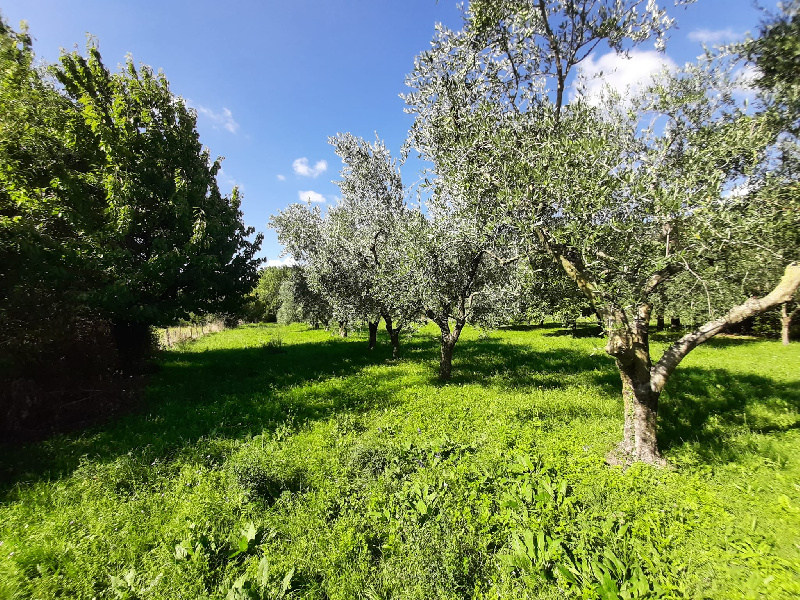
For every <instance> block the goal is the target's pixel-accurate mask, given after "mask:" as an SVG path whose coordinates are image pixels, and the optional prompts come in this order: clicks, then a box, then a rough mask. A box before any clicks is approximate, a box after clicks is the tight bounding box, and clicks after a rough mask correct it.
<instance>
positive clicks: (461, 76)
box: [406, 0, 800, 463]
mask: <svg viewBox="0 0 800 600" xmlns="http://www.w3.org/2000/svg"><path fill="white" fill-rule="evenodd" d="M639 5H640V3H638V2H600V1H598V2H589V3H584V2H545V1H544V0H540V1H520V2H515V3H510V4H502V6H503V7H510V8H508V9H506V8H502V10H501V8H500V7H501V4H500V3H495V2H486V3H484V2H479V3H474V4H473V5H472V6H471V7H470V11H469V12H468V13H466V15H465V26H464V29H463V30H461V31H459V32H452V31H448V30H446V29H444V28H439V30H438V31H437V35H436V37H435V38H434V41H433V43H432V47H431V50H430V51H428V52H425V53H423V54H422V55H420V56H419V57H418V58H417V60H416V63H415V70H414V72H413V73H412V74H411V75H410V76H409V78H408V82H407V83H408V84H409V85H410V86H411V87H412V90H413V91H412V92H411V93H410V94H408V95H407V96H406V102H407V105H408V110H409V111H410V112H412V113H413V114H415V116H416V121H415V124H414V128H413V129H412V134H411V138H410V140H411V143H412V144H413V145H414V146H415V147H416V148H418V149H419V150H420V151H421V152H422V153H423V154H424V155H426V156H427V157H429V158H430V159H431V160H433V161H434V163H435V165H436V167H435V168H436V170H437V172H438V173H439V174H440V176H441V177H442V178H444V179H447V180H448V181H449V182H450V185H452V186H454V187H457V188H460V189H462V190H465V195H464V197H465V199H466V200H467V202H466V207H467V211H468V212H469V213H471V214H479V215H483V219H484V221H485V222H486V223H487V224H489V225H490V226H491V227H492V228H494V229H495V230H497V229H502V228H505V229H506V230H508V231H512V232H514V235H515V236H516V237H517V240H518V243H519V244H520V246H521V247H523V248H524V250H525V252H526V253H529V254H531V255H543V256H546V257H549V259H550V260H552V261H553V263H554V264H555V265H557V266H558V267H559V269H561V270H562V272H563V273H564V274H565V276H566V277H568V278H569V279H570V280H571V281H572V283H573V285H575V286H576V289H577V290H579V291H580V292H581V293H582V294H583V295H584V296H585V297H586V299H587V300H588V301H589V303H590V305H591V306H592V308H593V309H594V311H595V312H596V313H597V314H598V315H600V317H601V318H602V321H603V326H604V329H605V333H606V336H607V344H606V352H607V353H608V354H609V355H610V356H611V357H613V358H614V360H615V363H616V365H617V367H618V369H619V373H620V377H621V380H622V395H623V400H624V407H625V425H624V432H623V441H622V443H621V444H620V446H619V453H618V455H617V456H618V457H619V458H621V459H622V460H640V461H644V462H650V463H661V462H662V458H661V456H660V453H659V449H658V445H657V441H656V419H657V411H658V400H659V396H660V394H661V392H662V390H663V389H664V385H665V384H666V382H667V380H668V379H669V377H670V375H671V374H672V373H673V372H674V370H675V368H676V367H677V366H678V364H679V363H680V361H681V360H682V359H683V358H684V357H685V356H686V355H687V354H688V353H689V352H690V351H691V350H692V349H693V348H695V347H696V346H697V345H699V344H701V343H703V342H705V341H706V340H708V339H710V338H711V337H713V336H714V335H716V334H717V333H719V332H720V331H722V330H723V329H724V328H725V327H726V326H727V325H729V324H731V323H735V322H738V321H741V320H743V319H745V318H747V317H749V316H751V315H754V314H757V313H760V312H762V311H764V310H766V309H768V308H770V307H771V306H775V305H777V304H779V303H781V302H783V301H785V300H786V299H787V298H791V296H792V294H793V293H794V291H795V290H796V289H797V287H798V284H800V266H797V265H796V264H794V263H790V264H788V265H784V266H785V267H786V269H785V273H784V276H783V278H782V279H781V280H780V281H779V282H773V285H774V284H775V283H777V286H775V287H774V289H773V290H772V291H770V292H769V293H768V294H766V295H765V296H763V297H761V298H750V299H746V298H739V299H738V301H737V302H736V303H735V305H734V306H733V307H731V306H730V305H728V306H724V307H723V306H720V305H715V302H714V301H713V300H714V294H713V293H712V292H711V289H710V288H711V287H713V286H712V285H710V284H713V282H712V281H705V280H703V281H702V283H701V285H700V286H698V287H699V290H700V291H701V292H702V293H703V294H704V296H705V298H706V300H707V302H708V304H709V306H708V310H709V317H708V320H707V322H706V323H705V324H703V325H701V326H700V327H698V328H697V329H695V330H694V331H692V332H690V333H688V334H687V335H685V336H684V337H682V338H681V339H680V340H678V341H677V342H676V343H675V344H673V345H672V346H671V347H670V348H668V349H667V351H666V352H664V354H663V356H661V357H660V358H659V359H658V360H657V361H656V360H653V359H652V358H651V355H650V344H649V324H650V317H651V311H652V307H653V303H654V300H655V298H656V297H657V295H665V294H666V295H668V294H669V293H670V292H671V291H673V290H674V289H676V288H671V287H670V283H671V282H674V281H676V280H677V278H678V276H679V275H681V274H684V275H689V276H692V277H697V278H699V279H702V278H703V275H704V274H705V273H708V269H707V267H708V266H709V264H711V263H714V262H715V261H717V260H721V259H722V258H725V259H727V260H735V258H736V256H737V251H742V249H743V248H745V247H747V248H750V247H752V246H751V245H749V244H748V242H749V241H751V240H750V239H749V238H750V236H751V234H752V233H753V232H754V231H757V230H758V226H759V220H758V219H759V214H758V212H757V211H754V210H750V209H749V208H750V206H749V205H748V202H749V198H748V197H747V196H746V195H745V196H742V195H739V194H732V193H730V192H731V190H732V189H733V188H734V187H735V186H736V185H737V184H738V185H740V186H741V185H743V184H746V183H747V182H748V181H749V178H750V177H752V176H753V174H754V172H755V169H756V167H757V166H758V164H759V163H760V161H761V159H762V158H763V156H764V149H765V148H767V147H768V146H769V144H770V143H771V142H772V141H773V140H774V129H773V128H772V127H771V126H770V124H769V118H768V117H766V116H765V115H763V114H760V115H756V114H752V113H749V112H747V111H746V110H744V109H743V107H742V106H739V105H737V103H736V101H735V98H736V96H735V94H733V89H734V88H735V81H733V80H732V78H731V77H730V75H729V73H730V71H731V68H732V66H731V65H730V64H728V63H727V62H726V60H725V59H724V58H717V59H715V60H712V59H711V58H709V59H708V60H704V61H702V62H701V63H700V64H698V65H695V66H689V67H687V68H686V69H685V70H683V71H682V72H680V73H677V74H675V73H664V74H663V75H662V76H661V77H659V78H657V80H656V81H655V82H654V83H653V84H652V85H649V86H647V87H646V89H645V90H644V92H643V93H642V94H641V96H640V98H639V99H638V100H635V101H632V102H631V101H628V100H626V101H623V100H622V99H621V98H620V97H619V96H618V95H616V96H615V95H614V94H612V93H608V94H607V97H606V102H605V103H600V105H599V106H598V105H597V103H596V102H594V101H593V102H592V103H591V104H590V103H589V102H587V101H586V100H584V99H582V98H580V97H579V98H576V99H575V101H573V102H570V103H569V104H563V93H559V89H561V87H562V86H563V84H564V81H565V80H564V73H565V70H564V68H563V67H562V68H561V69H560V70H559V67H558V64H562V65H567V66H569V65H574V64H577V62H579V60H580V58H581V57H582V56H585V54H582V53H581V50H580V48H582V47H584V46H582V45H581V40H589V45H590V46H591V44H596V43H599V42H600V41H601V40H607V41H608V42H609V44H610V45H611V47H612V48H614V49H617V50H624V49H625V46H624V41H625V40H626V39H627V40H630V41H631V42H632V43H636V42H638V41H642V39H644V37H646V36H647V35H649V34H651V33H655V34H659V33H660V32H661V31H662V30H663V29H664V27H666V26H667V25H669V21H668V20H667V19H666V17H665V15H664V14H663V12H662V11H660V10H659V9H658V8H657V6H656V5H655V3H654V2H649V3H648V5H647V9H648V10H647V12H648V13H649V14H650V15H652V18H650V19H647V20H646V21H644V22H643V21H641V20H636V19H637V17H634V16H632V17H631V19H632V20H631V21H625V20H624V19H623V15H624V14H629V15H636V14H638V13H636V11H635V9H636V8H637V7H638V6H639ZM482 6H486V7H488V8H489V9H491V10H493V11H494V12H491V11H489V12H488V13H482V12H481V10H482V8H481V7H482ZM620 11H621V12H620ZM626 11H627V12H626ZM537 14H538V15H539V16H538V17H537V16H536V15H537ZM483 15H488V16H483ZM554 23H562V24H565V25H563V26H562V25H558V26H557V27H556V29H553V24H554ZM626 23H627V24H626ZM636 23H643V24H644V27H643V28H639V29H637V28H636V27H635V26H632V24H636ZM555 31H562V32H563V34H556V33H554V32H555ZM570 31H572V32H574V34H572V33H569V32H570ZM575 40H578V42H577V44H576V42H575ZM576 48H577V50H576ZM567 56H572V57H573V58H572V59H566V62H564V61H565V58H564V57H567ZM553 65H556V66H555V80H556V89H555V90H553V89H552V88H551V87H549V86H548V77H547V76H552V74H553ZM543 73H544V74H545V77H544V78H543V77H541V75H542V74H543ZM553 92H555V93H553Z"/></svg>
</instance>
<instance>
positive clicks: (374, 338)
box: [367, 321, 378, 350]
mask: <svg viewBox="0 0 800 600" xmlns="http://www.w3.org/2000/svg"><path fill="white" fill-rule="evenodd" d="M367 325H368V326H369V349H370V350H374V349H375V346H376V345H377V344H378V321H374V322H373V321H369V322H368V323H367Z"/></svg>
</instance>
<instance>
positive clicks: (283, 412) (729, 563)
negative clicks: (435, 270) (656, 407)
mask: <svg viewBox="0 0 800 600" xmlns="http://www.w3.org/2000/svg"><path fill="white" fill-rule="evenodd" d="M381 336H382V337H381V338H380V343H379V345H378V348H376V349H375V350H374V351H371V352H370V351H369V350H367V348H366V341H367V340H366V336H365V335H364V334H362V333H358V332H356V333H355V334H353V335H351V337H348V338H346V339H342V338H338V337H335V336H332V335H331V333H329V332H326V331H324V330H316V331H315V330H310V329H308V328H306V327H305V326H300V325H293V326H291V327H279V326H276V325H269V326H252V327H242V328H238V329H234V330H229V331H225V332H219V333H214V334H211V335H208V336H205V337H203V338H201V339H200V340H197V341H196V342H194V343H191V344H188V345H186V346H184V347H181V348H175V349H173V350H170V351H169V352H166V353H164V355H163V357H162V359H161V370H160V371H159V373H157V374H156V375H155V376H154V378H153V379H152V381H151V385H150V387H149V391H148V397H147V400H146V403H145V405H144V406H143V407H142V408H141V409H140V410H139V411H138V412H136V413H135V414H131V415H128V416H126V417H124V418H121V419H120V420H119V421H117V422H116V423H114V424H111V425H107V426H104V427H101V428H97V429H94V430H90V431H86V432H83V433H79V434H73V435H71V436H61V437H58V438H54V439H52V440H49V441H47V442H43V443H41V444H37V445H31V446H29V447H26V448H23V449H17V450H9V451H8V452H5V453H4V454H3V457H2V459H0V461H1V466H0V469H2V475H3V481H4V484H3V488H2V490H3V491H2V494H3V496H2V505H0V541H2V545H0V597H9V598H17V597H19V598H51V597H52V598H55V597H59V596H60V597H71V598H93V597H98V598H99V597H109V598H116V597H120V598H124V597H128V598H134V597H138V598H180V597H184V598H198V597H212V598H272V597H306V598H353V597H373V598H382V597H393V598H431V597H442V598H463V597H482V598H508V597H515V598H526V597H530V598H562V597H565V596H570V595H573V596H577V597H587V598H593V597H615V596H614V594H617V595H618V597H628V598H635V597H650V598H653V597H725V598H728V597H730V598H737V597H739V598H749V597H759V594H761V595H763V596H764V597H770V598H791V597H793V596H795V595H796V594H797V593H799V590H798V581H800V575H798V564H800V548H798V546H797V540H798V539H800V488H798V486H797V484H796V482H797V481H800V461H799V460H798V455H800V454H799V453H800V434H798V431H799V430H798V429H797V423H798V418H797V415H798V412H799V411H800V387H799V384H798V377H797V373H798V372H800V369H798V367H800V351H799V349H800V347H799V346H794V347H790V348H788V349H784V348H782V347H780V346H779V345H778V344H776V343H771V342H754V341H747V340H745V341H741V342H737V341H736V340H730V339H728V340H722V341H721V342H720V343H714V342H712V343H711V344H710V345H707V346H705V347H701V348H699V349H698V350H697V351H695V352H694V353H693V354H692V355H690V357H689V359H687V360H686V361H685V364H684V365H681V367H680V368H679V369H678V371H677V372H676V375H675V376H674V378H673V379H672V380H671V381H670V384H669V386H668V387H667V390H666V393H665V394H664V396H663V399H662V408H661V424H660V432H659V435H660V443H661V446H662V448H664V449H665V453H666V455H667V457H668V458H669V460H670V461H671V462H672V464H673V465H674V467H675V468H674V469H673V470H667V469H654V468H652V467H645V466H640V465H635V466H633V467H631V468H629V469H628V470H627V471H622V470H620V469H618V468H610V467H608V466H607V465H606V464H605V462H604V457H605V455H606V453H607V452H608V450H609V449H610V448H611V447H612V446H613V445H614V444H615V443H616V442H617V441H618V439H619V437H620V434H621V431H620V430H621V426H622V425H621V424H622V414H621V413H622V407H621V399H620V397H619V393H620V391H619V390H620V384H619V380H618V376H617V374H616V371H615V368H614V365H613V363H612V361H611V360H610V359H609V358H608V357H606V356H605V354H604V352H603V350H602V345H603V342H602V340H600V339H598V338H594V337H579V338H573V337H571V336H570V335H564V334H563V332H562V331H561V330H559V329H557V328H554V327H549V326H548V327H541V328H536V327H533V328H522V329H520V330H508V331H501V332H493V333H490V334H489V335H485V334H482V333H481V332H479V331H475V330H469V329H468V330H467V331H466V332H465V335H464V337H463V339H462V340H460V341H459V344H458V345H457V347H456V353H455V357H454V371H453V380H452V381H451V382H449V383H446V384H442V383H440V382H439V381H438V380H437V379H436V368H437V365H436V361H437V356H438V347H437V340H436V337H435V331H434V330H433V329H432V328H425V329H422V330H420V331H418V332H416V333H415V334H414V335H413V336H411V337H406V338H404V339H403V344H404V346H403V356H402V357H401V359H399V360H392V359H391V349H390V347H389V345H388V339H386V337H385V334H383V333H382V334H381Z"/></svg>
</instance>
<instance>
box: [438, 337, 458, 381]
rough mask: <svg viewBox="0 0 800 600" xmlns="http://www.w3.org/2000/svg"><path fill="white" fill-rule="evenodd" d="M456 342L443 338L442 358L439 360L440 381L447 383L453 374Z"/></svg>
mask: <svg viewBox="0 0 800 600" xmlns="http://www.w3.org/2000/svg"><path fill="white" fill-rule="evenodd" d="M455 346H456V344H455V342H450V341H449V340H445V339H444V336H442V344H441V358H440V359H439V379H442V380H444V381H447V380H448V379H450V377H451V375H452V372H453V348H455Z"/></svg>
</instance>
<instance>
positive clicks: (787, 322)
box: [781, 302, 800, 346]
mask: <svg viewBox="0 0 800 600" xmlns="http://www.w3.org/2000/svg"><path fill="white" fill-rule="evenodd" d="M788 306H789V303H788V302H784V303H783V304H781V342H783V345H784V346H788V345H789V342H790V341H791V340H790V339H789V328H790V327H791V326H792V319H793V318H794V317H796V316H797V314H798V313H800V306H797V308H795V309H794V310H793V311H792V312H789V308H788Z"/></svg>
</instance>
